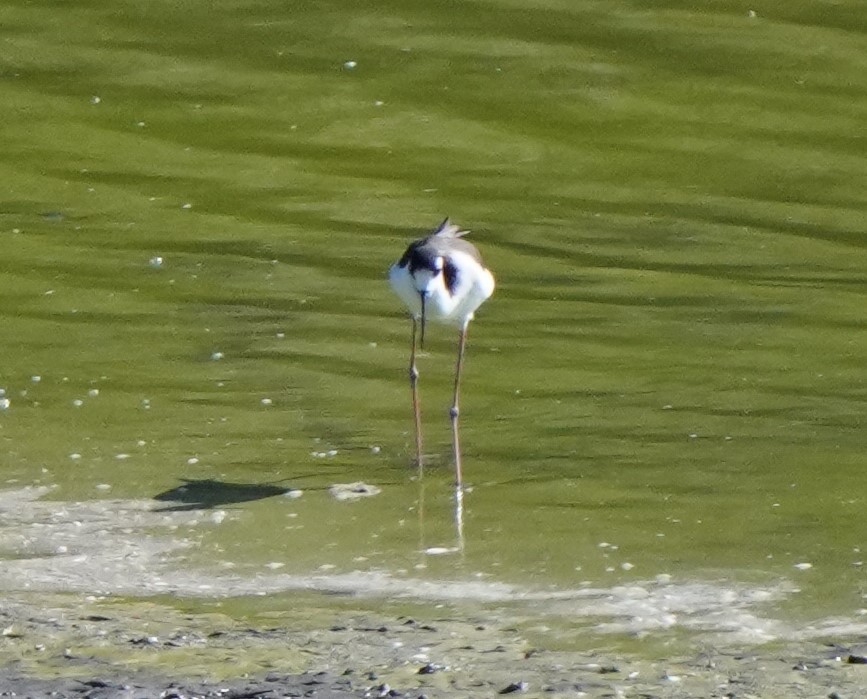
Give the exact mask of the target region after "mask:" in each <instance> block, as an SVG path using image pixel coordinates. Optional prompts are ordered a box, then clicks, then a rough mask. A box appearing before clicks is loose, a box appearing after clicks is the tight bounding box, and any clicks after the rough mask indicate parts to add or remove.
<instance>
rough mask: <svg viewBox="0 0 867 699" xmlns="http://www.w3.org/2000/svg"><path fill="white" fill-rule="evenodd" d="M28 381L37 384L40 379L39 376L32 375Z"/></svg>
mask: <svg viewBox="0 0 867 699" xmlns="http://www.w3.org/2000/svg"><path fill="white" fill-rule="evenodd" d="M30 380H31V381H32V382H33V383H39V382H40V381H42V377H41V376H40V375H39V374H34V375H33V376H31V377H30Z"/></svg>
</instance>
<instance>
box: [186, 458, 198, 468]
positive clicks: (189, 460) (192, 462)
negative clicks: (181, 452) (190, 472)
mask: <svg viewBox="0 0 867 699" xmlns="http://www.w3.org/2000/svg"><path fill="white" fill-rule="evenodd" d="M197 463H199V457H198V456H191V457H190V458H189V459H187V464H188V465H189V466H193V465H194V464H197Z"/></svg>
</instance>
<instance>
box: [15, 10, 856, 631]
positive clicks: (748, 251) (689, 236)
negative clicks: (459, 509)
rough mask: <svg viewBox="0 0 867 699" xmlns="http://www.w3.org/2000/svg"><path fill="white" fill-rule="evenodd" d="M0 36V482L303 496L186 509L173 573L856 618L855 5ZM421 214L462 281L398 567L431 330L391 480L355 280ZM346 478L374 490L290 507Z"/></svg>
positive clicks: (184, 21)
mask: <svg viewBox="0 0 867 699" xmlns="http://www.w3.org/2000/svg"><path fill="white" fill-rule="evenodd" d="M0 27H2V29H0V36H2V46H3V52H2V54H3V55H2V63H0V103H2V104H3V114H4V116H3V119H2V124H0V138H2V144H3V146H2V148H3V157H2V158H0V182H2V186H0V243H2V254H0V322H2V335H0V337H2V341H0V356H2V361H0V387H2V388H4V389H5V392H6V397H7V398H8V399H9V400H10V405H9V407H8V408H7V409H6V410H5V411H3V412H2V413H0V444H2V450H3V452H2V472H0V475H2V483H3V484H5V485H8V487H10V488H11V487H20V486H21V485H28V484H35V483H38V484H49V485H57V486H58V487H57V488H56V489H55V490H54V491H53V492H52V494H51V496H50V497H52V498H56V499H61V500H78V499H91V498H101V497H107V494H106V493H107V491H106V490H105V489H103V490H100V489H99V488H98V486H100V485H107V486H111V490H110V491H108V492H110V494H111V496H112V497H122V498H150V497H154V496H156V495H158V494H160V493H164V492H166V491H171V490H172V489H174V488H177V487H178V486H179V485H182V484H183V483H184V482H185V479H186V481H194V482H195V481H205V482H210V481H214V482H218V483H224V484H226V483H228V484H247V485H248V486H250V485H253V486H255V485H265V486H267V485H269V484H270V485H278V486H285V487H287V488H288V487H293V488H299V489H302V490H304V491H305V494H304V495H303V496H302V497H301V498H299V499H297V500H293V499H288V498H283V497H268V498H265V497H255V496H250V498H249V499H245V497H246V496H245V495H244V494H245V493H248V492H253V493H254V495H255V492H258V491H244V490H243V489H242V495H241V496H240V497H239V498H238V500H239V501H235V502H233V501H232V499H231V497H230V498H228V499H226V500H220V498H219V497H217V498H216V502H211V503H209V504H210V505H211V506H219V505H222V506H225V507H227V508H229V509H230V510H231V511H232V513H233V517H232V518H230V520H229V521H227V522H225V523H224V524H223V525H222V526H220V527H214V528H211V529H208V530H207V531H205V532H204V533H202V534H201V537H202V542H201V548H200V549H199V550H198V551H192V552H187V553H185V554H183V555H184V556H188V557H190V559H191V561H192V562H193V563H195V564H201V565H205V564H207V563H211V562H213V561H214V560H218V561H222V562H224V563H227V564H230V565H232V566H235V567H236V569H241V570H261V569H262V566H263V565H265V564H268V563H275V562H276V563H278V564H280V565H282V566H283V568H282V570H285V571H289V572H297V573H309V572H311V571H319V570H322V569H323V568H322V566H326V568H325V569H327V570H336V571H338V572H347V571H353V570H380V571H388V572H391V573H394V574H401V573H400V572H401V571H409V573H407V574H411V575H414V576H429V577H430V578H431V579H438V578H456V579H461V578H464V577H472V576H474V575H475V574H482V575H483V576H489V578H490V579H493V580H501V581H506V582H511V583H516V584H532V585H540V586H548V585H554V586H557V587H563V588H570V587H574V586H577V585H579V584H581V583H584V582H589V583H591V584H593V585H611V584H616V583H621V582H626V581H631V580H647V579H652V578H653V577H654V576H656V575H658V574H660V573H667V574H672V575H676V576H680V577H683V578H696V579H703V578H708V577H710V578H716V577H725V578H730V579H734V580H738V579H743V580H754V579H764V580H777V579H780V578H782V579H789V580H794V582H795V584H797V585H798V586H799V587H800V588H801V590H802V591H801V594H800V596H799V597H798V605H800V606H801V608H803V609H810V610H811V613H812V612H815V611H816V610H820V611H821V612H822V613H832V612H833V613H839V614H843V615H850V614H853V613H854V612H855V610H857V609H858V608H860V607H861V606H863V605H864V601H863V599H862V597H861V595H862V591H863V589H864V577H863V571H862V569H861V568H860V565H859V564H860V561H861V560H862V558H863V555H862V553H861V548H862V547H864V546H867V541H865V539H864V527H863V518H864V512H865V507H867V502H865V499H867V468H865V465H867V461H865V459H867V456H865V451H867V436H865V429H864V427H865V425H864V420H865V418H864V415H865V402H867V384H865V374H864V363H865V360H864V357H865V354H867V324H865V307H867V304H865V300H867V272H865V270H867V239H865V221H867V194H865V182H867V157H865V156H867V142H865V127H864V125H865V124H867V100H865V97H864V95H865V94H867V6H865V5H864V3H863V2H859V1H856V0H842V1H841V2H838V3H835V4H828V3H818V4H817V3H815V2H790V3H787V4H786V6H785V7H784V8H781V7H779V3H773V2H766V1H759V2H754V3H751V4H749V5H747V4H744V3H723V2H713V3H699V4H696V3H685V2H675V1H671V2H657V1H655V0H654V1H653V2H650V1H641V0H633V1H632V2H626V1H620V2H588V1H580V0H579V1H569V2H565V1H564V2H557V1H555V0H550V1H549V2H533V3H526V2H516V1H509V0H491V1H490V2H463V3H446V2H426V3H413V2H407V1H405V0H400V1H398V0H394V1H389V0H378V1H377V2H375V3H373V2H360V3H345V2H340V3H337V2H315V3H314V2H274V1H263V2H256V3H240V2H195V1H192V0H190V1H187V2H164V1H154V2H146V3H140V2H138V3H133V2H127V1H126V0H116V1H115V2H111V3H103V2H70V3H56V2H23V1H21V2H16V1H14V0H13V1H9V2H5V3H4V6H3V9H2V10H0ZM447 214H448V215H450V216H452V217H453V219H454V220H455V222H456V223H459V224H460V225H462V226H464V227H467V228H470V229H472V230H473V233H472V237H471V239H472V240H473V242H474V243H475V244H476V245H478V247H479V248H480V249H481V250H482V253H483V254H484V256H485V258H486V262H487V263H488V264H489V266H490V267H491V268H492V269H493V270H494V272H495V274H496V276H497V280H498V289H497V292H496V294H495V295H494V297H493V298H492V299H491V300H490V301H489V302H488V303H487V304H486V305H485V306H484V307H483V308H482V309H481V310H480V312H479V313H478V314H477V320H476V321H474V323H473V324H472V326H471V328H470V334H469V347H468V354H467V365H466V372H465V375H464V394H463V398H462V407H463V414H462V421H463V428H462V429H463V433H462V437H463V443H464V448H465V461H466V463H465V474H464V475H465V479H466V480H467V481H468V482H469V483H470V484H472V486H473V487H472V490H471V492H469V493H468V494H467V497H466V501H465V505H466V513H465V537H466V550H465V552H464V556H463V557H460V559H458V557H450V556H445V557H427V558H425V557H423V556H421V554H420V553H419V550H420V549H422V548H424V547H429V546H451V545H453V541H452V537H453V531H452V512H451V508H452V507H453V500H452V493H451V491H450V489H449V478H450V473H451V469H450V465H449V447H448V444H449V442H448V440H449V435H448V429H447V428H448V421H447V406H448V400H449V390H450V377H451V371H452V368H453V361H454V357H453V354H454V350H455V341H456V336H455V333H454V332H453V331H452V330H450V329H447V328H436V327H432V328H430V332H429V337H428V341H429V347H428V348H427V349H428V354H427V356H423V357H422V358H421V359H420V367H419V368H420V372H421V380H420V387H421V393H422V408H423V420H424V424H425V427H426V448H427V449H428V450H429V451H430V452H431V456H430V461H431V463H432V464H433V466H432V467H431V468H430V469H429V470H428V472H427V474H426V479H425V482H424V484H419V483H418V482H417V481H416V480H415V479H414V473H413V471H412V469H411V468H410V466H409V464H410V461H411V458H412V453H413V446H412V445H413V437H412V432H411V429H412V425H411V414H410V403H409V388H408V386H407V385H406V365H407V361H408V350H409V333H410V327H409V322H408V320H406V319H405V318H404V317H403V316H402V314H401V309H400V304H399V302H398V301H397V299H395V298H393V297H392V296H391V294H390V292H389V290H388V288H387V285H386V284H385V280H384V275H385V270H386V268H387V266H388V265H389V264H390V263H391V262H392V261H393V260H394V259H396V257H397V256H398V255H399V254H400V253H401V252H402V250H403V249H404V247H405V245H406V243H407V241H408V240H410V239H411V238H412V237H413V236H415V235H418V234H419V233H420V232H421V231H422V230H423V229H425V228H427V227H430V226H433V225H434V224H436V223H437V222H438V221H439V220H441V219H442V218H443V217H444V216H445V215H447ZM359 480H363V481H366V482H368V483H371V484H375V485H378V486H379V487H381V488H383V493H382V494H380V495H378V496H376V497H375V498H371V499H369V500H364V501H363V502H357V503H337V502H335V501H333V500H332V499H331V498H330V497H329V496H328V495H327V494H326V493H325V489H326V488H327V487H328V486H329V485H330V484H332V483H336V482H352V481H359ZM422 487H423V488H424V490H423V491H422ZM271 492H272V491H269V490H267V488H266V490H265V491H263V494H270V493H271ZM236 495H237V493H236ZM600 544H610V545H606V546H601V547H600V546H599V545H600ZM420 561H421V562H420ZM797 563H810V564H812V566H813V568H812V569H810V570H808V571H804V570H798V569H796V568H794V565H795V564H797Z"/></svg>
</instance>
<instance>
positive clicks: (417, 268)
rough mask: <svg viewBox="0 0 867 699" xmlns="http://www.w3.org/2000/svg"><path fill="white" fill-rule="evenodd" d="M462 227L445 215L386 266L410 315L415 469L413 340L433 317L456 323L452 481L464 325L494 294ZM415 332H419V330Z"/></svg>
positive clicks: (487, 272)
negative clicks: (389, 266) (396, 259)
mask: <svg viewBox="0 0 867 699" xmlns="http://www.w3.org/2000/svg"><path fill="white" fill-rule="evenodd" d="M467 233H469V231H462V230H461V229H460V228H458V227H457V226H455V225H454V224H452V223H451V222H450V221H449V219H446V220H445V221H443V222H442V223H441V224H440V225H439V226H438V227H437V229H436V230H435V231H434V232H433V233H431V234H430V235H428V236H426V237H424V238H419V239H418V240H415V241H413V242H412V243H410V245H409V247H408V248H407V249H406V252H404V253H403V256H402V257H401V258H400V260H398V261H397V262H395V263H394V264H393V265H392V266H391V268H390V269H389V270H388V281H389V283H390V284H391V288H392V289H394V292H395V293H396V294H397V295H398V296H399V297H400V298H401V300H402V301H403V302H404V304H406V307H407V309H408V310H409V313H410V316H411V317H412V346H411V349H410V354H409V384H410V388H411V390H412V410H413V418H414V420H415V450H416V459H417V462H418V466H419V468H421V466H422V454H421V415H420V412H419V400H418V369H417V367H416V364H415V356H416V339H417V337H418V345H419V347H420V348H421V349H424V332H425V323H426V322H427V321H428V320H436V321H438V322H441V323H446V324H448V325H456V326H457V327H458V331H459V333H460V334H459V335H458V359H457V364H456V366H455V390H454V399H453V400H452V407H451V410H450V411H449V415H450V416H451V422H452V447H453V449H454V458H455V482H456V484H457V485H458V486H459V487H460V485H461V450H460V441H459V436H458V415H459V413H460V409H459V406H458V394H459V391H460V383H461V367H462V365H463V362H464V348H465V347H466V343H467V326H468V325H469V323H470V321H471V320H472V318H473V313H474V312H475V310H476V309H477V308H478V307H479V306H481V305H482V303H483V302H484V301H485V300H486V299H487V298H489V297H490V295H491V294H493V293H494V276H493V275H492V274H491V272H490V270H488V268H487V267H485V265H484V264H483V263H482V258H481V255H479V251H478V250H476V247H475V246H474V245H472V244H471V243H468V242H467V241H466V240H464V239H463V236H465V235H466V234H467ZM419 331H420V332H419Z"/></svg>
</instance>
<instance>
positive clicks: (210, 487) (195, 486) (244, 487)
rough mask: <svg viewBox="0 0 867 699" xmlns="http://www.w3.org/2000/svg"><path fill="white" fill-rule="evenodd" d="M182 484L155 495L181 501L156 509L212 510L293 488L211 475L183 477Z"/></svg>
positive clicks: (178, 510)
mask: <svg viewBox="0 0 867 699" xmlns="http://www.w3.org/2000/svg"><path fill="white" fill-rule="evenodd" d="M181 480H182V481H183V484H182V485H179V486H176V487H174V488H171V489H169V490H165V491H163V492H162V493H158V494H157V495H154V500H159V501H160V502H171V503H178V504H176V505H171V506H168V507H161V508H159V509H158V510H155V511H156V512H183V511H186V510H209V509H212V508H214V507H221V506H223V505H233V504H237V503H242V502H251V501H253V500H264V499H265V498H271V497H275V496H277V495H285V494H286V493H288V492H289V491H290V490H292V489H291V488H285V487H283V486H279V485H274V484H272V483H227V482H225V481H216V480H213V479H211V478H202V479H198V480H191V479H187V478H182V479H181Z"/></svg>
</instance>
